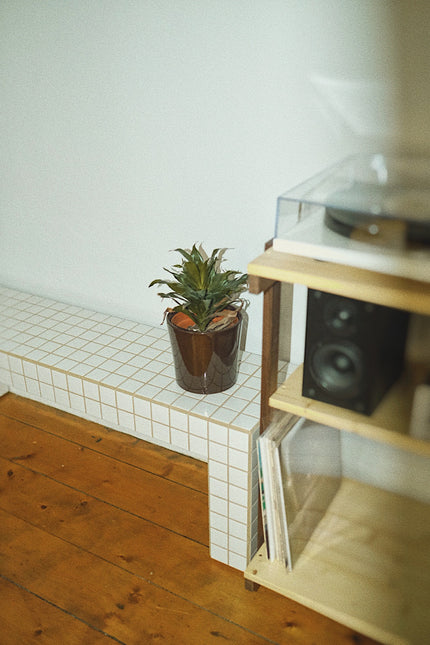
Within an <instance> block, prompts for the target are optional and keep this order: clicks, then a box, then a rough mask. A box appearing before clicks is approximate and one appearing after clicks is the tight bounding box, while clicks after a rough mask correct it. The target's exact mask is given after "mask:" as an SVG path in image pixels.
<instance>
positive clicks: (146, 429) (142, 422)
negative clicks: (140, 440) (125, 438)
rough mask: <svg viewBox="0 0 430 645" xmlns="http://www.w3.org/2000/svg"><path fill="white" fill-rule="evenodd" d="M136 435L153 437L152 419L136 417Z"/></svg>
mask: <svg viewBox="0 0 430 645" xmlns="http://www.w3.org/2000/svg"><path fill="white" fill-rule="evenodd" d="M134 422H135V428H136V433H137V434H138V435H140V436H142V437H152V422H151V421H150V419H146V418H144V417H138V416H136V417H135V419H134Z"/></svg>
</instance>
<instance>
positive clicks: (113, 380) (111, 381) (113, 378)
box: [102, 374, 125, 388]
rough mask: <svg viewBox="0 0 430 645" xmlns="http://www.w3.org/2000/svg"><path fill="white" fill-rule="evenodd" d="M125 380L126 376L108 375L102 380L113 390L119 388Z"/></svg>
mask: <svg viewBox="0 0 430 645" xmlns="http://www.w3.org/2000/svg"><path fill="white" fill-rule="evenodd" d="M124 380H125V376H121V375H120V374H108V375H107V376H104V377H103V378H102V383H104V384H105V385H110V386H111V387H113V388H116V387H118V386H119V385H121V383H122V382H123V381H124Z"/></svg>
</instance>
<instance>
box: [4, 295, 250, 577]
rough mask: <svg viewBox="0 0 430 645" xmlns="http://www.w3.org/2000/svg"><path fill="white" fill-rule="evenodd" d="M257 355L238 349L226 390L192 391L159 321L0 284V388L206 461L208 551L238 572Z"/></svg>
mask: <svg viewBox="0 0 430 645" xmlns="http://www.w3.org/2000/svg"><path fill="white" fill-rule="evenodd" d="M260 361H261V358H260V356H259V355H257V354H252V353H249V352H243V353H242V354H241V360H240V367H239V375H238V379H237V383H236V384H235V385H234V386H233V387H232V388H230V389H229V390H227V391H225V392H221V393H219V394H209V395H199V394H193V393H190V392H186V391H184V390H183V389H182V388H180V387H179V386H178V385H177V384H176V381H175V375H174V368H173V364H172V357H171V350H170V341H169V339H168V332H167V330H166V328H165V327H161V326H160V327H159V328H158V327H157V328H156V327H152V326H149V325H145V324H142V323H139V322H135V321H130V320H125V319H122V318H119V317H115V316H110V315H106V314H102V313H98V312H95V311H91V310H88V309H83V308H81V307H76V306H71V305H69V304H65V303H61V302H57V301H55V300H52V299H49V298H44V297H39V296H35V295H31V294H28V293H24V292H20V291H16V290H13V289H9V288H7V287H0V384H5V385H7V386H9V388H10V389H11V390H12V391H13V392H16V393H17V394H20V395H22V396H27V397H29V398H33V399H36V400H39V401H42V402H43V403H46V404H48V405H53V406H55V407H58V408H60V409H62V410H66V411H70V412H71V413H73V414H76V415H78V416H82V417H84V418H87V419H90V420H93V421H96V422H98V423H102V424H104V425H106V426H108V427H111V428H114V429H117V430H120V431H122V432H126V433H129V434H132V435H134V436H136V437H138V438H141V439H144V440H147V441H152V442H154V443H158V444H160V445H163V446H166V447H168V448H170V449H171V450H175V451H177V452H182V453H185V454H190V455H192V456H194V457H196V458H198V459H201V460H204V461H207V462H208V473H209V518H210V552H211V556H212V557H213V558H215V559H217V560H220V561H221V562H224V563H226V564H229V565H230V566H233V567H235V568H238V569H240V570H244V569H245V568H246V565H247V562H248V560H249V558H250V557H251V556H252V554H253V553H254V551H255V549H256V535H257V526H256V518H257V512H258V476H257V465H256V451H255V440H256V437H257V435H258V429H259V396H260Z"/></svg>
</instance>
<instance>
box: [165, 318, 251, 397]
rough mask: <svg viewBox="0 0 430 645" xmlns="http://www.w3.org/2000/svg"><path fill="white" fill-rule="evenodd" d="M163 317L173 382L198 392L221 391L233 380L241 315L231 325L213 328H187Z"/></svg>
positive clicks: (212, 392) (235, 377) (231, 383)
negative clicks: (202, 330) (217, 328)
mask: <svg viewBox="0 0 430 645" xmlns="http://www.w3.org/2000/svg"><path fill="white" fill-rule="evenodd" d="M174 316H175V313H170V314H168V316H167V327H168V329H169V335H170V342H171V345H172V351H173V359H174V364H175V374H176V381H177V383H178V385H180V386H181V387H182V388H183V389H184V390H187V391H188V392H196V393H199V394H214V393H215V392H223V391H224V390H227V389H228V388H229V387H231V386H232V385H234V384H235V383H236V379H237V368H238V358H239V344H240V331H241V327H242V315H241V313H240V312H239V313H238V315H237V316H238V320H237V322H236V323H235V324H233V325H231V326H230V327H227V328H226V329H221V330H218V331H217V330H215V331H206V332H200V331H190V330H188V329H182V328H181V327H178V326H176V325H175V324H174V323H173V322H172V318H173V317H174Z"/></svg>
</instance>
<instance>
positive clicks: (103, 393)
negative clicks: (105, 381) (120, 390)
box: [99, 385, 116, 407]
mask: <svg viewBox="0 0 430 645" xmlns="http://www.w3.org/2000/svg"><path fill="white" fill-rule="evenodd" d="M99 390H100V400H101V402H102V403H106V404H107V405H111V406H113V407H115V406H116V398H115V390H113V389H112V388H110V387H105V386H104V385H100V386H99Z"/></svg>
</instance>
